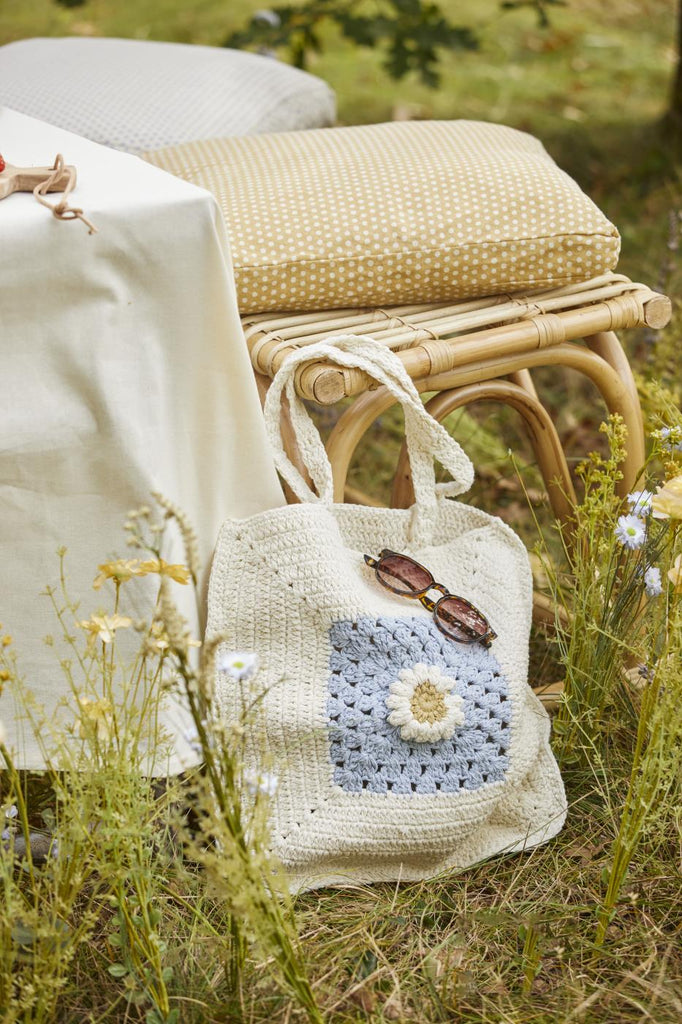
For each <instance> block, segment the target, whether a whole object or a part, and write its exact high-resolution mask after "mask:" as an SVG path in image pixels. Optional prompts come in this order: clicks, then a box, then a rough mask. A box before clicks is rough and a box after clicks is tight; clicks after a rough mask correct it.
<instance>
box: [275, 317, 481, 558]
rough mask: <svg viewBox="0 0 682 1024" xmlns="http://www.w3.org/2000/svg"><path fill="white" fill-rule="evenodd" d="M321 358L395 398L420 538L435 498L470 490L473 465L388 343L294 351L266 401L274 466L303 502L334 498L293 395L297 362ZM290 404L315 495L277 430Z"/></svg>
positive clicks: (313, 435)
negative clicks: (446, 476) (444, 478)
mask: <svg viewBox="0 0 682 1024" xmlns="http://www.w3.org/2000/svg"><path fill="white" fill-rule="evenodd" d="M318 359H319V360H324V361H327V362H330V363H336V364H337V365H338V366H342V367H345V368H348V369H351V368H357V369H360V370H364V371H365V372H366V373H367V374H368V375H369V376H370V377H372V378H374V380H376V381H377V382H378V383H379V384H383V385H384V387H386V388H387V390H388V391H390V392H391V394H392V395H394V396H395V398H396V399H397V400H398V402H399V403H400V405H401V406H402V408H403V412H404V414H405V438H406V442H407V451H408V455H409V459H410V469H411V471H412V481H413V484H414V494H415V519H414V520H413V531H412V532H413V534H414V533H415V531H416V533H417V534H419V535H421V536H422V538H423V539H425V537H424V533H425V530H426V532H430V530H429V527H430V526H432V525H433V523H434V521H435V515H436V512H437V505H438V497H439V496H448V497H454V496H455V495H458V494H463V493H464V492H465V491H468V490H469V488H470V487H471V484H472V483H473V479H474V467H473V465H472V463H471V460H470V459H469V457H468V456H467V455H466V454H465V453H464V451H463V450H462V448H461V447H460V446H459V444H458V443H457V441H455V439H454V438H453V437H451V436H450V434H448V432H447V430H446V429H445V428H444V427H443V426H441V424H440V423H438V421H437V420H435V419H434V418H433V417H432V416H431V415H430V414H429V413H428V412H427V411H426V409H425V408H424V405H423V403H422V400H421V398H420V397H419V392H418V391H417V389H416V387H415V386H414V383H413V381H412V379H411V378H410V376H409V374H408V373H407V371H406V370H405V367H404V366H403V364H402V362H401V361H400V359H399V358H398V357H397V356H396V355H395V354H394V353H393V352H391V350H390V349H389V348H387V347H386V345H384V344H382V343H381V342H379V341H376V340H375V339H374V338H371V337H369V336H367V335H355V334H347V335H339V336H336V337H330V338H326V339H325V340H324V341H320V342H316V343H315V344H314V345H307V346H305V347H304V348H301V349H299V350H298V351H297V352H294V353H292V354H291V355H290V356H288V358H287V359H286V360H285V362H284V363H283V365H282V366H281V367H280V369H279V370H278V371H277V373H276V374H275V376H274V378H273V380H272V383H271V385H270V388H269V390H268V393H267V396H266V399H265V409H264V415H265V426H266V430H267V434H268V438H269V441H270V444H271V446H272V449H273V452H274V458H275V465H276V467H277V469H278V471H279V472H280V473H281V475H282V476H283V477H284V479H285V480H286V481H287V483H288V484H289V486H290V487H291V489H292V490H293V492H294V493H295V494H296V496H297V497H298V498H299V499H300V500H301V501H304V502H306V501H308V502H322V503H323V504H326V505H329V504H331V503H332V502H333V500H334V483H333V477H332V469H331V465H330V463H329V459H328V457H327V452H326V451H325V447H324V445H323V443H322V439H321V437H320V435H319V433H318V431H317V428H316V427H315V425H314V423H313V421H312V420H311V418H310V416H309V415H308V412H307V410H306V408H305V405H304V404H303V402H302V400H301V399H300V398H299V396H298V395H297V393H296V387H295V376H296V370H297V368H298V366H299V365H300V364H301V363H308V362H310V361H311V360H318ZM283 394H286V396H287V399H288V402H289V412H290V418H291V424H292V427H293V429H294V433H295V435H296V440H297V444H298V448H299V452H300V455H301V459H302V461H303V463H304V465H305V466H306V468H307V470H308V472H309V473H310V476H311V479H312V481H313V483H314V484H315V487H316V489H317V494H315V493H314V492H313V491H312V490H311V489H310V487H309V486H308V484H307V483H306V482H305V480H304V479H303V477H302V476H301V474H300V473H299V471H298V470H297V469H296V467H295V466H294V464H293V463H292V462H291V460H290V459H289V457H288V456H287V454H286V452H285V450H284V444H283V441H282V434H281V430H280V422H281V420H280V415H281V407H282V395H283ZM434 459H438V461H439V462H440V463H441V465H442V466H443V467H444V468H445V469H446V470H447V471H448V473H450V475H451V476H452V480H450V481H448V482H447V483H441V484H437V483H436V476H435V470H434Z"/></svg>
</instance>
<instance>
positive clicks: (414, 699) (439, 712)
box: [386, 663, 464, 743]
mask: <svg viewBox="0 0 682 1024" xmlns="http://www.w3.org/2000/svg"><path fill="white" fill-rule="evenodd" d="M454 686H455V679H453V678H450V677H449V676H446V675H444V674H443V672H441V670H440V669H439V668H438V667H437V666H435V665H423V664H421V663H420V664H417V665H415V666H414V667H413V668H405V669H403V670H402V672H401V673H400V674H399V676H398V678H397V679H396V680H395V681H394V682H393V683H391V686H390V693H389V695H388V697H387V698H386V707H388V708H389V709H391V713H390V714H389V716H388V721H389V722H390V723H391V725H393V726H395V727H396V728H398V729H399V730H400V736H401V738H402V739H404V740H412V741H414V742H416V743H435V742H437V741H438V740H442V739H447V738H448V737H450V736H452V734H453V733H454V731H455V729H456V728H457V726H459V725H463V724H464V712H463V711H462V704H463V701H462V698H461V697H460V696H459V694H457V693H453V692H452V690H453V687H454Z"/></svg>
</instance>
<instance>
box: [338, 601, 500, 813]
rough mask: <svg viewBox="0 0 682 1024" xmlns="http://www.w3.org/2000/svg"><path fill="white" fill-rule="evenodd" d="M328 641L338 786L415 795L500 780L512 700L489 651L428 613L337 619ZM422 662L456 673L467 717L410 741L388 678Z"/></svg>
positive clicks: (392, 679) (356, 790)
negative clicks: (434, 739)
mask: <svg viewBox="0 0 682 1024" xmlns="http://www.w3.org/2000/svg"><path fill="white" fill-rule="evenodd" d="M329 639H330V644H331V655H330V660H329V670H330V675H329V684H328V685H329V698H328V700H327V715H328V718H329V740H330V743H329V756H330V759H331V762H332V764H333V766H334V775H333V777H334V782H335V783H336V784H337V785H338V786H341V788H342V789H345V790H346V791H348V792H351V793H359V792H361V791H362V790H369V791H370V792H372V793H386V794H390V793H393V794H399V795H408V796H411V795H413V794H420V793H444V794H445V793H459V791H460V790H461V789H465V790H475V789H479V788H480V787H481V786H484V785H486V784H487V783H492V782H500V781H502V779H503V778H504V773H505V770H506V768H507V766H508V763H509V758H508V755H507V749H508V746H509V739H510V733H509V727H510V723H511V716H512V705H511V701H509V700H508V685H507V681H506V679H505V678H504V676H503V675H502V673H501V671H500V666H499V665H498V663H497V661H496V660H495V658H494V657H493V655H492V654H491V653H490V651H488V650H486V649H485V648H483V647H481V646H480V645H479V644H471V645H464V644H456V643H454V642H453V641H451V640H448V639H447V637H445V636H444V635H443V634H442V633H441V632H440V630H439V629H438V628H437V626H436V625H435V623H434V622H433V621H429V620H428V619H425V618H423V617H419V618H416V617H415V618H388V617H382V618H378V619H372V618H368V617H364V616H363V617H360V618H358V619H357V620H356V621H351V620H348V619H346V620H343V621H339V622H334V623H332V625H331V628H330V630H329ZM418 663H425V664H428V665H436V666H438V668H440V669H442V670H443V672H444V673H445V674H446V675H448V676H452V677H454V678H455V679H456V680H457V688H456V692H457V693H459V694H460V696H461V697H462V698H463V701H464V705H463V711H464V715H465V722H464V725H462V726H460V727H459V728H458V729H456V731H455V734H454V736H452V737H451V738H450V739H445V740H441V741H440V742H438V743H434V744H428V743H426V744H424V743H416V742H406V741H405V740H404V739H402V738H401V736H400V730H399V729H397V728H396V727H395V726H393V725H391V724H390V723H389V721H388V709H387V707H386V698H387V696H388V694H389V687H390V685H391V683H392V682H393V681H394V680H395V679H396V678H397V677H398V674H399V673H400V671H401V669H404V668H411V667H412V666H414V665H415V664H418Z"/></svg>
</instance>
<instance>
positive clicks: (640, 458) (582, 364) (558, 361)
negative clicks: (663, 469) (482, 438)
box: [419, 335, 644, 497]
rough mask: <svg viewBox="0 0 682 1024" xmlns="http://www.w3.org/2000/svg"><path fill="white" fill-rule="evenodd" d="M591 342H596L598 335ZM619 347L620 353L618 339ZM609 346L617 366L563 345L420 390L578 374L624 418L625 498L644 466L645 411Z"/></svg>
mask: <svg viewBox="0 0 682 1024" xmlns="http://www.w3.org/2000/svg"><path fill="white" fill-rule="evenodd" d="M591 338H594V335H592V336H591ZM616 343H617V344H618V349H620V343H618V341H617V339H616ZM593 344H594V343H593ZM606 344H607V346H608V348H609V359H613V360H614V361H615V362H616V366H614V365H612V364H611V362H610V361H607V359H605V358H603V357H602V355H598V354H597V352H595V351H593V350H592V349H591V348H586V347H585V346H583V345H574V344H572V343H570V342H563V343H562V344H560V345H552V346H550V347H548V348H544V349H535V350H533V351H531V352H525V353H524V354H523V355H522V356H508V357H499V356H498V357H495V358H490V359H484V360H480V362H478V363H477V364H476V365H475V366H473V367H466V366H465V367H461V368H459V369H455V370H446V371H444V372H443V373H438V374H434V375H433V376H431V377H425V378H423V379H422V380H421V381H420V382H419V388H420V390H422V391H444V390H446V389H447V388H452V387H459V386H461V385H463V384H470V383H478V382H479V381H481V380H488V379H490V378H492V377H504V376H506V375H507V374H510V373H513V372H514V371H517V370H519V369H521V368H523V369H530V368H532V367H534V366H566V367H568V368H570V369H573V370H577V371H578V372H579V373H582V374H583V375H584V376H585V377H587V378H588V379H589V380H591V381H592V383H593V384H594V386H595V387H596V388H597V390H598V391H599V392H600V394H601V396H602V398H603V400H604V403H605V405H606V407H607V409H608V410H609V412H610V413H618V414H619V415H620V416H622V418H623V421H624V423H625V426H626V428H627V432H628V441H627V453H626V456H625V460H624V461H623V464H622V467H621V470H622V473H623V479H622V480H620V481H619V482H618V487H617V491H618V494H619V495H621V496H623V497H624V496H625V495H626V494H628V492H629V491H631V490H632V489H633V487H634V486H635V483H636V481H637V478H638V476H639V474H640V472H641V469H642V464H643V462H644V440H643V436H642V411H641V408H640V404H639V400H638V399H637V398H636V393H635V395H634V397H633V392H632V387H633V386H634V385H633V384H631V383H629V381H631V373H630V371H629V367H628V372H627V373H625V372H624V367H623V366H622V364H620V363H619V359H622V360H625V355H624V354H623V353H622V349H620V353H621V354H620V356H618V355H617V351H616V349H615V346H614V345H613V340H611V341H609V342H607V343H606ZM519 364H522V365H521V366H520V365H519Z"/></svg>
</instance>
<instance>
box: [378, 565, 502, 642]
mask: <svg viewBox="0 0 682 1024" xmlns="http://www.w3.org/2000/svg"><path fill="white" fill-rule="evenodd" d="M386 555H393V556H395V557H397V558H404V559H405V560H406V561H407V562H411V563H412V565H415V566H416V567H417V568H418V569H421V571H422V572H425V573H426V574H427V575H428V576H430V578H431V583H430V584H429V586H428V587H424V589H423V590H412V591H410V592H408V591H405V590H400V589H399V588H398V587H392V586H391V585H390V584H389V583H386V582H385V581H384V580H383V579H382V578H381V577H380V576H379V569H380V568H381V560H382V558H384V557H385V556H386ZM363 557H364V559H365V562H366V563H367V565H368V566H369V567H370V569H374V574H375V576H376V578H377V581H378V582H379V583H380V584H381V586H382V587H385V588H386V590H391V591H392V592H393V593H394V594H398V595H399V596H400V597H406V598H408V600H412V599H416V600H417V601H419V602H420V603H421V604H422V605H423V606H424V608H426V609H427V611H430V612H432V613H433V619H434V622H435V623H436V625H437V626H438V628H439V630H440V631H441V633H443V634H444V635H445V636H446V637H447V638H448V640H452V641H454V643H456V644H482V645H483V646H484V647H490V645H491V643H492V642H493V640H495V639H496V637H497V633H496V632H495V631H494V630H493V629H492V628H491V626H490V623H489V622H488V620H487V619H486V617H485V615H484V614H483V613H482V612H480V611H479V610H478V608H477V607H476V606H475V605H473V604H472V603H471V601H467V599H466V598H465V597H460V596H459V594H453V593H452V592H451V591H450V590H448V589H447V587H445V586H444V585H443V584H442V583H436V581H435V579H434V578H433V573H432V572H431V570H430V569H427V568H426V566H425V565H422V564H421V562H418V561H417V560H416V559H415V558H411V557H410V556H409V555H404V554H402V552H400V551H391V549H390V548H384V549H383V550H382V551H380V552H379V557H378V558H372V556H371V555H364V556H363ZM429 590H438V591H440V593H441V594H442V595H443V596H442V597H439V598H438V600H437V601H434V600H433V599H432V598H430V597H428V596H427V595H428V592H429ZM448 597H454V598H455V600H456V601H461V602H462V604H464V605H466V606H467V608H471V610H472V612H475V613H476V615H477V616H478V617H479V618H480V619H483V621H484V622H485V624H486V626H487V627H488V629H487V631H486V632H485V633H480V634H479V633H476V632H475V631H474V630H473V629H471V627H470V626H467V624H466V623H465V622H460V623H459V625H460V626H461V628H462V629H463V630H464V631H465V633H468V634H469V636H468V638H467V639H461V638H460V637H455V636H453V635H452V634H451V633H448V631H447V630H446V629H444V628H443V626H442V625H441V623H440V621H439V618H438V606H439V604H441V602H442V601H444V600H445V599H446V598H448Z"/></svg>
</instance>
